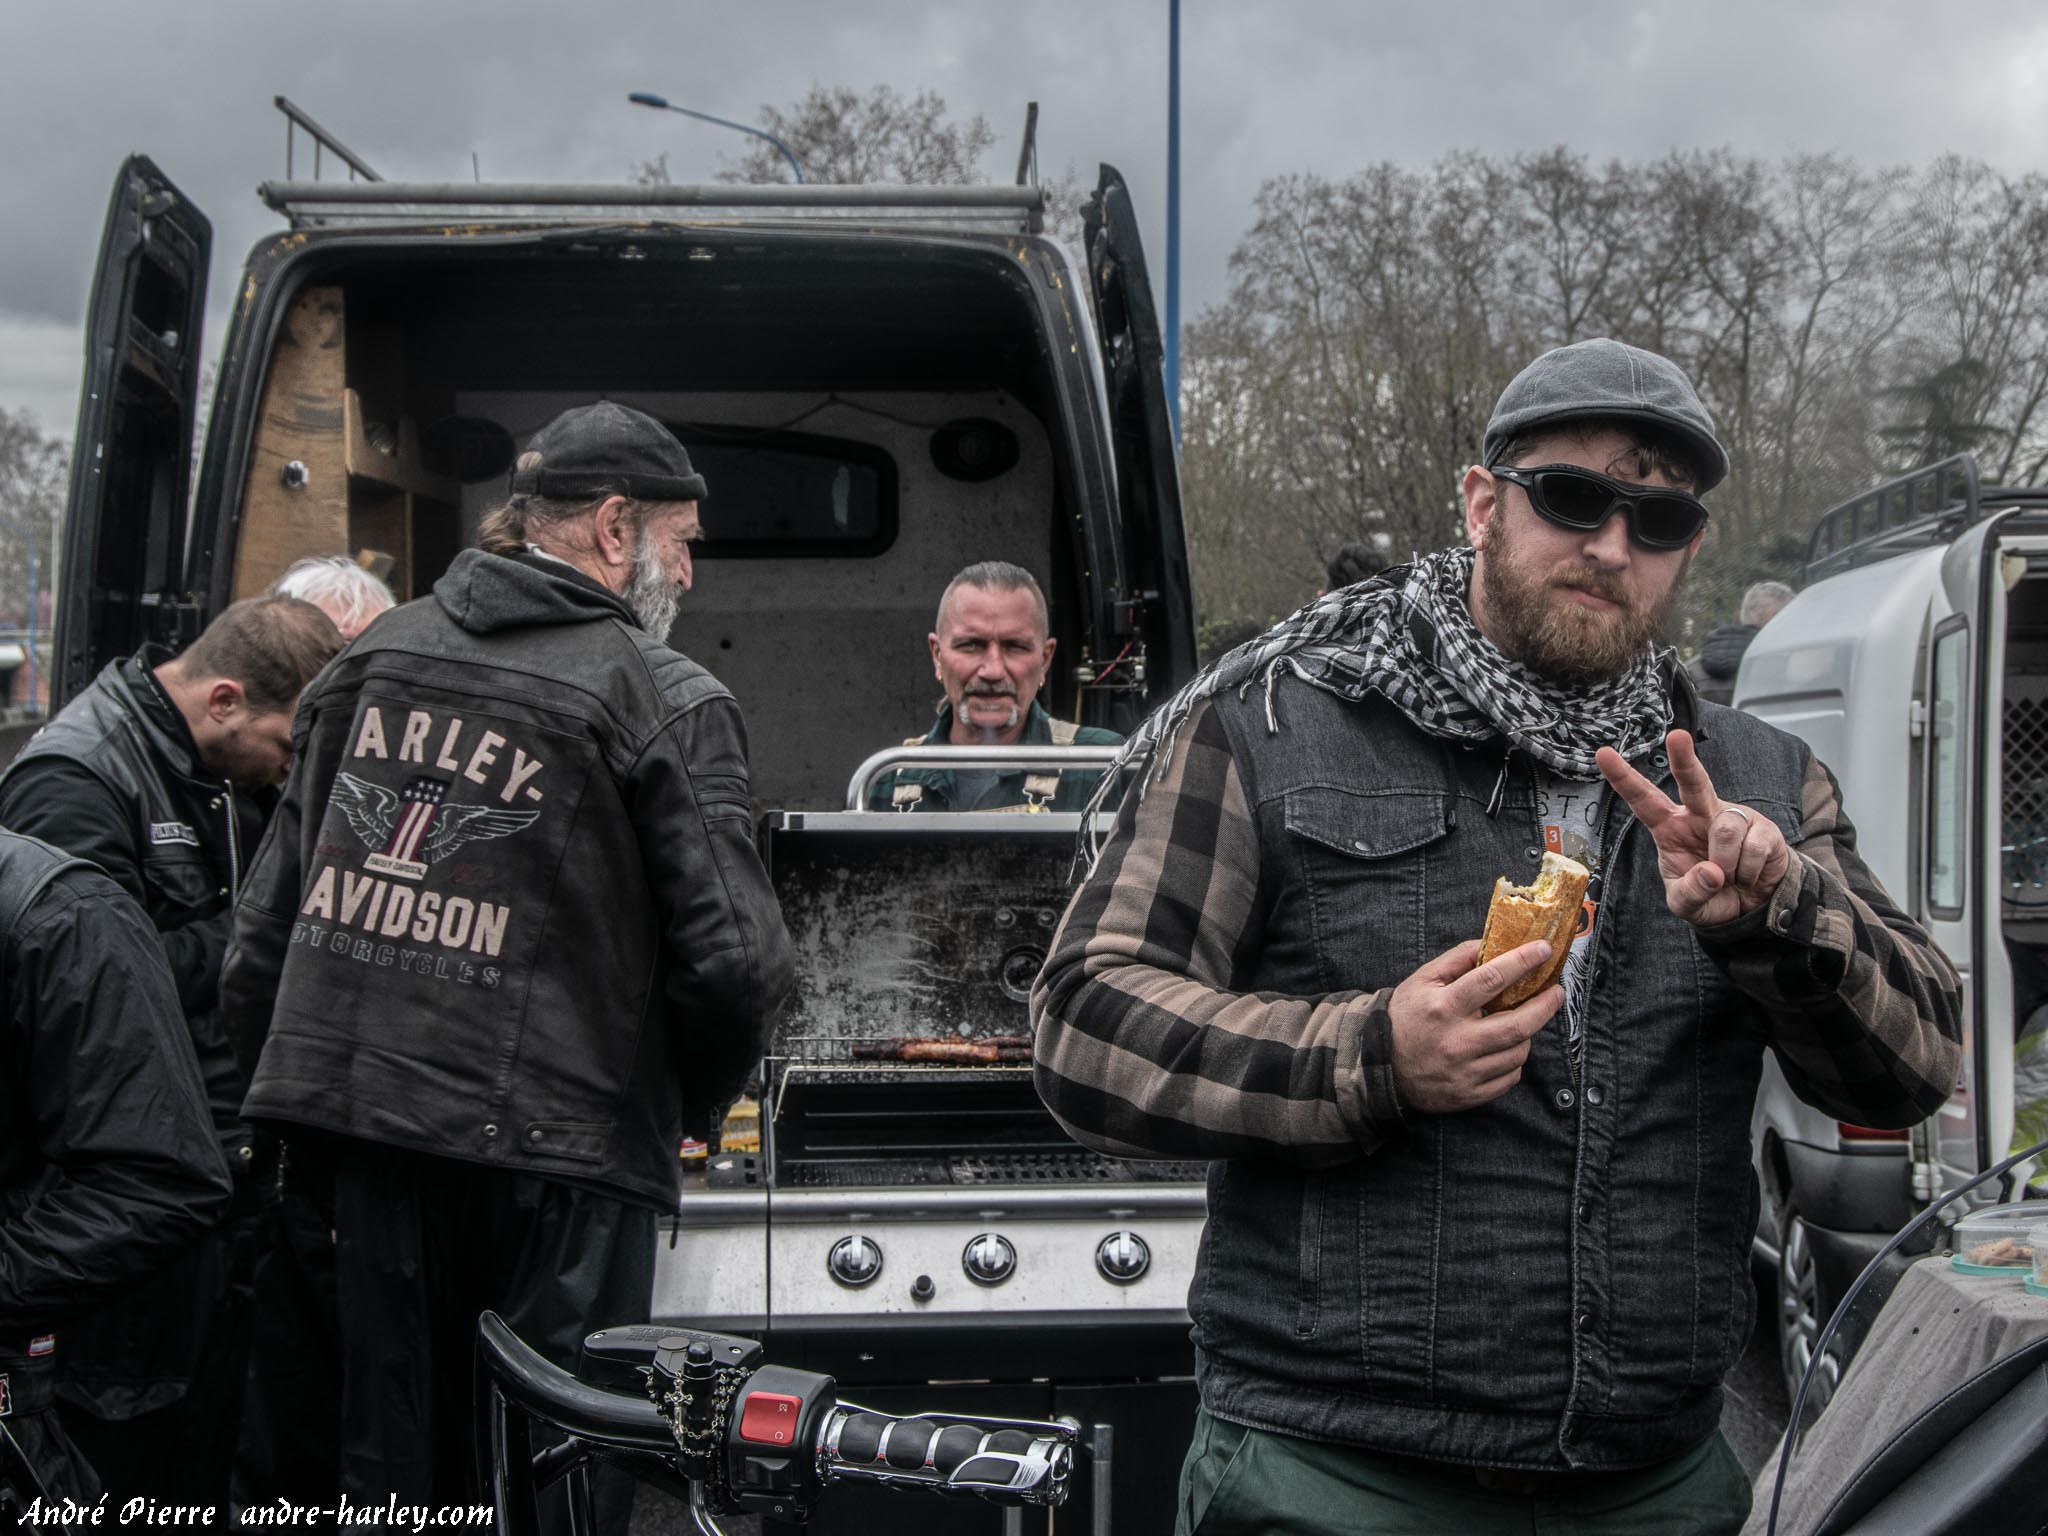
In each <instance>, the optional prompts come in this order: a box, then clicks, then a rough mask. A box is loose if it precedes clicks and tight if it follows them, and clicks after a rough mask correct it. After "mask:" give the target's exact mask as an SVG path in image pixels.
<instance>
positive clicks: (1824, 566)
mask: <svg viewBox="0 0 2048 1536" xmlns="http://www.w3.org/2000/svg"><path fill="white" fill-rule="evenodd" d="M1983 515H1984V514H1983V497H1982V494H1981V492H1980V490H1979V487H1978V485H1977V461H1976V460H1975V459H1973V458H1971V457H1970V455H1968V454H1967V453H1959V454H1957V455H1956V456H1955V457H1954V458H1950V459H1943V460H1942V461H1941V462H1940V463H1938V464H1929V465H1928V466H1927V467H1926V468H1924V469H1916V470H1914V471H1913V472H1912V473H1910V474H1905V475H1900V476H1899V477H1898V478H1896V479H1893V480H1887V481H1885V482H1884V483H1883V484H1882V485H1877V486H1873V487H1872V488H1871V489H1869V490H1867V491H1861V492H1858V493H1857V494H1856V495H1854V496H1851V497H1850V498H1849V499H1848V500H1847V501H1844V502H1841V503H1839V504H1838V505H1836V506H1833V507H1830V508H1829V509H1828V510H1827V511H1825V512H1823V513H1822V514H1821V516H1820V521H1819V522H1817V523H1815V524H1814V527H1813V537H1812V538H1811V539H1810V540H1809V541H1808V542H1807V546H1806V581H1807V582H1808V583H1812V582H1815V581H1818V580H1820V579H1821V578H1822V577H1823V576H1833V575H1835V574H1837V573H1838V572H1841V571H1846V570H1850V569H1852V568H1853V567H1855V566H1859V565H1869V564H1871V563H1873V562H1875V561H1878V560H1887V559H1889V558H1891V557H1892V556H1893V555H1899V554H1904V553H1905V552H1906V551H1908V550H1912V549H1924V548H1926V547H1927V546H1929V545H1933V544H1946V543H1947V542H1948V541H1949V540H1950V539H1953V538H1954V537H1955V536H1956V534H1957V533H1959V532H1961V531H1962V530H1963V529H1964V528H1967V527H1969V525H1970V524H1972V523H1974V522H1976V521H1977V519H1978V518H1980V517H1982V516H1983Z"/></svg>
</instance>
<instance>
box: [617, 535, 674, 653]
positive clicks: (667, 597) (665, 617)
mask: <svg viewBox="0 0 2048 1536" xmlns="http://www.w3.org/2000/svg"><path fill="white" fill-rule="evenodd" d="M620 596H622V597H623V598H625V600H626V606H627V607H628V608H630V609H632V610H633V616H634V617H635V618H637V619H638V620H639V621H640V627H641V628H642V629H644V630H646V631H647V633H649V634H650V635H652V636H654V638H655V639H657V640H667V639H668V632H669V631H670V630H672V629H674V628H675V627H676V614H677V613H678V612H680V611H681V609H682V606H683V588H682V583H680V582H677V581H672V580H670V579H669V574H668V572H666V571H664V570H663V569H662V568H661V562H660V561H659V560H658V559H656V558H655V555H654V541H653V540H651V539H649V538H648V537H647V535H646V534H644V533H643V534H641V536H640V547H639V548H638V549H637V550H635V551H634V553H633V576H632V579H631V580H630V581H628V582H627V583H626V590H625V591H624V592H623V593H621V594H620Z"/></svg>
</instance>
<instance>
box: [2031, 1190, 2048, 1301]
mask: <svg viewBox="0 0 2048 1536" xmlns="http://www.w3.org/2000/svg"><path fill="white" fill-rule="evenodd" d="M2041 1203H2042V1204H2044V1205H2048V1201H2042V1202H2041ZM2030 1235H2031V1236H2032V1238H2033V1239H2034V1245H2033V1246H2034V1272H2033V1273H2032V1274H2030V1275H2028V1276H2027V1289H2028V1290H2029V1291H2031V1292H2032V1293H2033V1294H2034V1295H2036V1296H2048V1220H2044V1221H2043V1222H2042V1224H2041V1225H2040V1226H2038V1227H2034V1228H2031V1229H2030Z"/></svg>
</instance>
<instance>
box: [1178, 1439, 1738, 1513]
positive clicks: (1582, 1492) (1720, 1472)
mask: <svg viewBox="0 0 2048 1536" xmlns="http://www.w3.org/2000/svg"><path fill="white" fill-rule="evenodd" d="M1748 1514H1749V1478H1748V1476H1747V1475H1746V1474H1745V1473H1744V1472H1743V1470H1742V1464H1741V1463H1740V1462H1739V1461H1737V1460H1736V1458H1735V1453H1734V1452H1733V1451H1732V1450H1730V1449H1729V1448H1728V1442H1727V1441H1726V1440H1724V1439H1722V1438H1721V1435H1720V1433H1719V1431H1716V1432H1715V1433H1714V1434H1713V1435H1712V1436H1710V1437H1709V1438H1708V1439H1707V1440H1706V1441H1705V1442H1703V1443H1702V1444H1701V1445H1699V1446H1697V1447H1696V1448H1694V1449H1693V1450H1690V1451H1687V1452H1685V1453H1684V1454H1683V1455H1681V1456H1675V1457H1673V1458H1672V1459H1671V1460H1669V1461H1667V1462H1663V1463H1661V1464H1659V1465H1657V1466H1654V1467H1642V1468H1638V1469H1636V1470H1634V1471H1629V1472H1615V1473H1611V1474H1608V1475H1605V1476H1602V1477H1599V1478H1597V1479H1594V1480H1591V1481H1590V1482H1589V1483H1587V1484H1586V1485H1583V1486H1577V1487H1572V1488H1569V1489H1563V1490H1559V1491H1557V1492H1553V1493H1542V1494H1536V1495H1530V1494H1526V1493H1524V1494H1515V1493H1508V1492H1503V1491H1501V1490H1499V1489H1497V1488H1488V1487H1485V1486H1483V1485H1482V1483H1481V1481H1480V1480H1479V1479H1478V1478H1477V1477H1475V1476H1474V1475H1473V1474H1472V1473H1471V1472H1469V1471H1464V1470H1461V1469H1459V1468H1456V1467H1446V1466H1433V1465H1430V1464H1428V1463H1425V1462H1418V1461H1413V1460H1410V1459H1409V1458H1407V1457H1402V1456H1385V1455H1381V1454H1379V1453H1377V1452H1374V1451H1368V1450H1362V1449H1360V1448H1359V1447H1357V1446H1349V1445H1331V1444H1327V1443H1325V1442H1322V1441H1317V1440H1297V1439H1295V1438H1294V1437H1293V1436H1291V1435H1276V1434H1271V1433H1268V1432H1267V1431H1265V1430H1261V1429H1247V1428H1245V1426H1243V1425H1242V1424H1232V1423H1230V1422H1229V1421H1227V1420H1224V1419H1218V1418H1214V1417H1212V1416H1211V1415H1210V1414H1209V1413H1208V1411H1207V1410H1206V1409H1205V1410H1203V1411H1202V1412H1201V1413H1200V1414H1198V1415H1197V1416H1196V1419H1195V1439H1194V1443H1193V1444H1192V1445H1190V1446H1189V1447H1188V1458H1187V1461H1186V1463H1185V1464H1184V1465H1183V1466H1182V1468H1181V1474H1180V1502H1179V1508H1178V1513H1177V1516H1176V1518H1175V1521H1174V1533H1175V1536H1447V1533H1448V1536H1733V1533H1735V1532H1737V1531H1739V1530H1741V1528H1742V1522H1743V1520H1744V1519H1745V1518H1747V1517H1748Z"/></svg>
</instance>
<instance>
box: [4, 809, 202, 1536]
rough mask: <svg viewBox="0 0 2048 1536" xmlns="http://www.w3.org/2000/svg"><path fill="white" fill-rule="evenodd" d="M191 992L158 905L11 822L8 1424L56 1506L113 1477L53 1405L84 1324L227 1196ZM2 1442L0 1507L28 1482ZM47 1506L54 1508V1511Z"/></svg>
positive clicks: (7, 872) (7, 899) (158, 1266)
mask: <svg viewBox="0 0 2048 1536" xmlns="http://www.w3.org/2000/svg"><path fill="white" fill-rule="evenodd" d="M181 1014H182V1010H181V1009H180V1008H179V1006H178V994H177V989H176V987H175V986H173V984H172V981H171V974H170V970H169V968H168V967H167V966H166V965H165V964H164V959H163V953H162V950H161V949H160V948H159V946H158V943H157V936H156V933H155V931H154V930H153V929H152V928H151V926H150V922H149V919H148V918H147V917H146V916H145V915H144V914H143V912H142V909H141V908H140V907H138V906H137V905H136V904H135V901H134V899H133V898H132V897H130V896H128V895H127V893H125V892H124V891H122V890H121V889H120V888H119V887H118V886H116V885H115V884H114V883H113V882H112V881H111V880H109V879H108V878H107V877H106V876H105V875H104V874H102V873H101V872H100V871H99V870H97V869H94V868H93V867H92V866H91V865H90V864H87V863H86V862H85V861H84V860H82V859H74V858H71V857H70V856H69V855H66V854H64V853H61V852H59V851H58V850H56V849H54V848H51V847H50V846H49V845H48V844H45V843H39V842H37V841H36V840H35V839H33V838H28V837H20V836H17V835H16V834H14V833H12V832H0V1431H5V1432H6V1433H7V1434H9V1435H11V1436H12V1438H13V1439H14V1440H15V1442H16V1443H17V1444H18V1445H19V1447H20V1449H21V1451H22V1454H23V1456H24V1457H25V1459H26V1461H27V1464H28V1467H29V1470H30V1472H31V1473H32V1474H33V1476H34V1478H35V1480H36V1481H37V1482H38V1483H40V1484H41V1492H42V1494H43V1495H45V1496H47V1497H48V1498H50V1499H52V1500H62V1499H67V1498H68V1499H74V1500H76V1501H78V1502H79V1503H81V1504H84V1503H88V1502H89V1501H90V1500H91V1499H92V1498H93V1497H94V1495H95V1494H96V1493H97V1492H98V1491H99V1490H98V1478H97V1476H96V1475H95V1473H94V1472H93V1469H92V1468H91V1466H90V1465H89V1464H88V1463H87V1462H86V1460H85V1458H84V1457H83V1456H82V1455H81V1454H80V1453H79V1451H78V1449H77V1448H76V1447H75V1446H74V1445H73V1444H72V1442H71V1438H70V1436H69V1435H67V1434H66V1433H65V1431H64V1427H63V1425H62V1424H61V1423H60V1422H59V1420H58V1417H57V1414H56V1412H55V1385H56V1375H57V1369H58V1366H59V1364H60V1363H61V1362H62V1360H63V1359H64V1358H65V1354H66V1351H67V1349H68V1348H69V1346H70V1343H71V1326H70V1325H71V1323H72V1322H73V1321H74V1320H76V1319H78V1318H80V1317H81V1316H82V1314H84V1313H85V1312H86V1311H88V1310H89V1309H91V1308H93V1307H97V1306H101V1305H103V1304H105V1303H106V1302H108V1301H110V1300H112V1299H114V1298H115V1297H117V1296H119V1295H120V1293H121V1292H122V1291H123V1290H124V1289H126V1288H128V1287H131V1286H134V1285H137V1284H139V1283H141V1282H143V1281H144V1280H145V1279H147V1278H148V1277H150V1276H151V1275H152V1274H156V1273H160V1272H161V1270H162V1269H163V1267H164V1266H165V1265H166V1264H168V1263H170V1262H171V1261H172V1260H173V1259H174V1258H175V1257H176V1256H177V1254H178V1253H179V1251H180V1250H181V1249H183V1248H184V1247H186V1246H187V1245H188V1244H190V1243H192V1242H193V1241H195V1240H196V1239H198V1238H199V1237H200V1235H201V1234H202V1233H204V1232H205V1231H206V1230H207V1229H208V1228H210V1227H212V1226H213V1224H214V1223H215V1222H216V1221H217V1220H218V1219H219V1218H220V1215H221V1213H222V1212H223V1211H225V1210H226V1208H227V1203H228V1196H229V1193H230V1187H231V1186H230V1183H229V1179H228V1170H227V1165H226V1164H225V1162H224V1161H223V1160H222V1158H221V1150H220V1144H219V1142H218V1141H217V1140H216V1139H215V1137H214V1133H213V1122H212V1118H211V1117H210V1116H209V1114H208V1113H207V1106H206V1090H205V1085H204V1084H202V1083H201V1082H200V1080H199V1069H198V1066H197V1064H196V1063H195V1062H194V1061H193V1059H192V1047H191V1043H190V1042H189V1041H188V1040H187V1038H186V1035H185V1024H184V1020H183V1018H182V1016H181ZM5 1460H6V1458H5V1447H0V1515H4V1514H5V1513H9V1512H12V1513H15V1514H17V1515H18V1514H21V1513H25V1512H26V1506H27V1505H29V1504H31V1503H32V1502H33V1500H34V1498H35V1497H36V1494H35V1492H34V1490H33V1489H14V1490H12V1492H13V1494H14V1497H15V1499H16V1500H17V1501H18V1502H19V1504H20V1505H21V1506H22V1507H21V1508H18V1509H14V1510H12V1511H10V1510H9V1504H8V1499H7V1497H6V1494H7V1492H8V1491H9V1490H8V1488H7V1484H8V1481H9V1479H8V1476H7V1473H8V1468H7V1466H6V1464H5ZM46 1507H47V1506H46Z"/></svg>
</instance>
